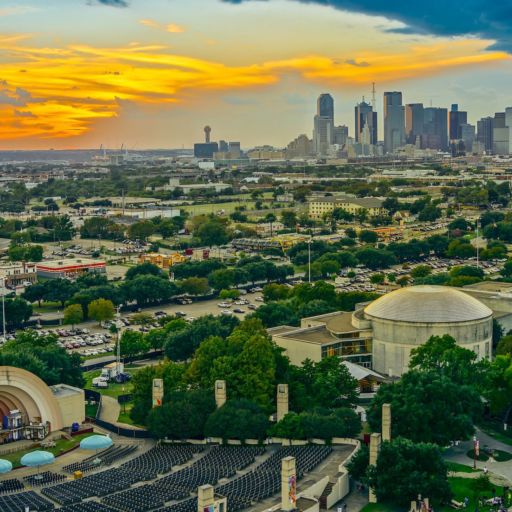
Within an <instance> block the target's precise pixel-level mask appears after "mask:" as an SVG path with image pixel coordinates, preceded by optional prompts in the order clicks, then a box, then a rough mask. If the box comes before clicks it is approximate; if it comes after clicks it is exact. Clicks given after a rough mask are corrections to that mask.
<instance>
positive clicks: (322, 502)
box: [318, 482, 334, 510]
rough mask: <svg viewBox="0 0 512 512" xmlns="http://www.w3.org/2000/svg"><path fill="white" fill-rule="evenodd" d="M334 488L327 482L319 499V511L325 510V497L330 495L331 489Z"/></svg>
mask: <svg viewBox="0 0 512 512" xmlns="http://www.w3.org/2000/svg"><path fill="white" fill-rule="evenodd" d="M333 487H334V484H333V483H332V482H327V485H326V486H325V489H324V490H323V492H322V494H321V496H320V498H319V500H318V501H319V503H320V510H327V496H329V494H331V491H332V488H333Z"/></svg>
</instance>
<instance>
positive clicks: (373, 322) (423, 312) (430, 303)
mask: <svg viewBox="0 0 512 512" xmlns="http://www.w3.org/2000/svg"><path fill="white" fill-rule="evenodd" d="M492 314H493V312H492V310H491V309H489V308H488V307H487V306H485V305H484V304H483V303H482V302H480V301H478V300H477V299H475V298H474V297H471V296H469V295H467V294H465V293H463V292H461V291H459V290H456V289H454V288H449V287H446V286H410V287H408V288H402V289H399V290H395V291H393V292H391V293H388V294H386V295H384V296H382V297H380V298H379V299H377V300H375V301H373V302H372V303H371V304H369V305H368V306H366V307H365V308H364V309H362V310H359V311H356V313H355V317H356V318H357V319H358V320H359V326H360V327H361V328H366V329H371V331H372V338H373V351H372V353H373V369H374V370H375V371H377V372H380V373H384V374H386V375H389V376H400V375H402V373H404V372H406V371H407V369H408V367H409V360H410V356H411V350H412V349H414V348H417V347H418V346H420V345H422V344H423V343H425V342H426V341H427V340H428V339H429V338H430V337H431V336H443V335H444V334H449V335H450V336H452V337H453V338H454V339H455V340H456V341H457V344H458V345H460V346H462V347H464V348H467V349H470V350H473V351H474V352H475V353H476V354H477V355H478V358H479V359H483V358H490V357H491V345H492Z"/></svg>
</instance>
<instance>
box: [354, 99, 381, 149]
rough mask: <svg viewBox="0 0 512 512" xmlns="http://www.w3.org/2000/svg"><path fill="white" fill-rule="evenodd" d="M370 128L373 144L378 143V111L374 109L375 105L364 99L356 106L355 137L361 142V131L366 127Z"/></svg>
mask: <svg viewBox="0 0 512 512" xmlns="http://www.w3.org/2000/svg"><path fill="white" fill-rule="evenodd" d="M365 126H367V127H368V129H369V130H370V139H371V144H377V140H378V139H377V112H374V111H373V107H372V106H371V105H370V104H369V103H366V102H365V101H362V102H361V103H358V104H357V105H356V106H355V124H354V127H355V139H356V142H361V133H362V132H363V129H364V127H365Z"/></svg>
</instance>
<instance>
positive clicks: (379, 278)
mask: <svg viewBox="0 0 512 512" xmlns="http://www.w3.org/2000/svg"><path fill="white" fill-rule="evenodd" d="M385 280H386V276H385V275H384V274H382V273H379V274H372V275H371V276H370V282H371V283H372V284H382V283H383V282H384V281H385Z"/></svg>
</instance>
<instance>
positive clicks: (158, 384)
mask: <svg viewBox="0 0 512 512" xmlns="http://www.w3.org/2000/svg"><path fill="white" fill-rule="evenodd" d="M152 389H153V408H155V407H160V406H161V405H162V401H163V399H164V380H163V379H153V388H152Z"/></svg>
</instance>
